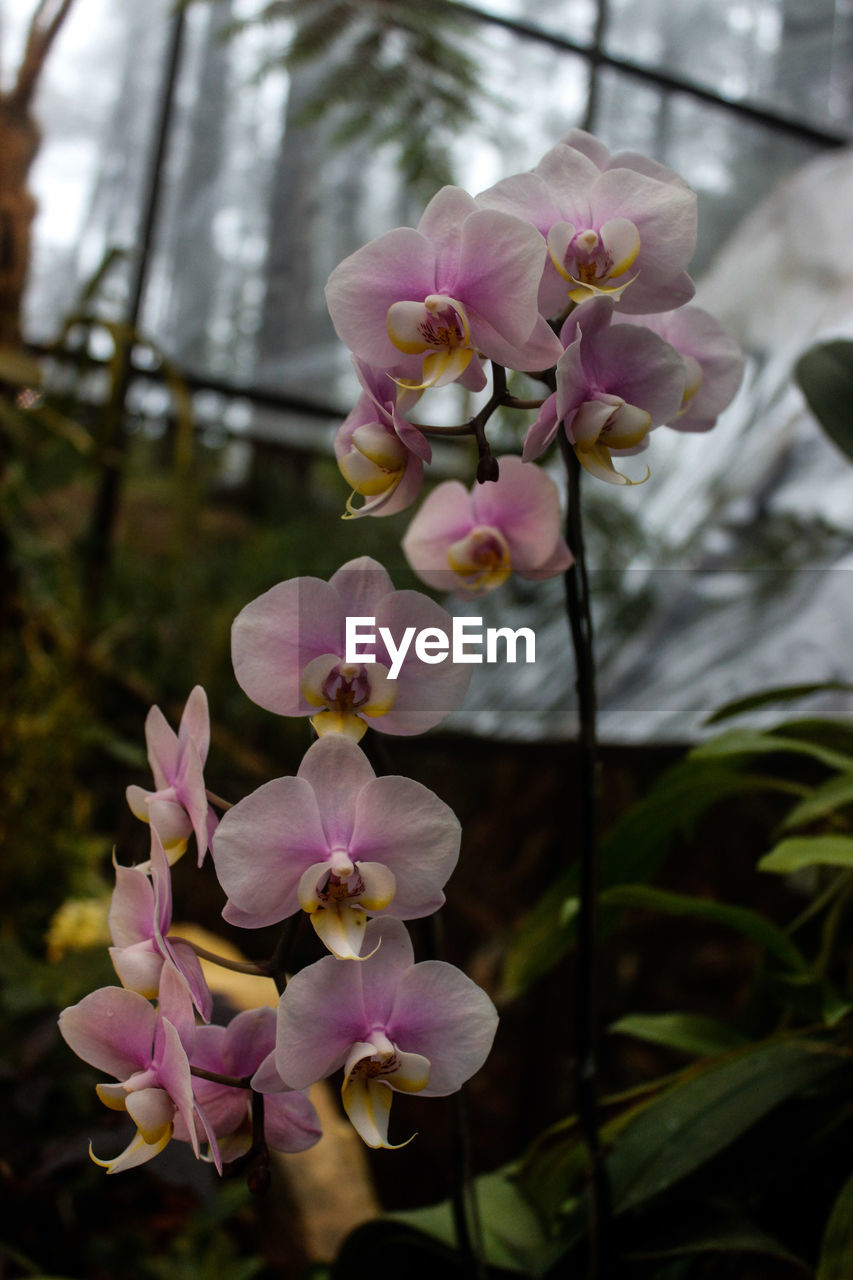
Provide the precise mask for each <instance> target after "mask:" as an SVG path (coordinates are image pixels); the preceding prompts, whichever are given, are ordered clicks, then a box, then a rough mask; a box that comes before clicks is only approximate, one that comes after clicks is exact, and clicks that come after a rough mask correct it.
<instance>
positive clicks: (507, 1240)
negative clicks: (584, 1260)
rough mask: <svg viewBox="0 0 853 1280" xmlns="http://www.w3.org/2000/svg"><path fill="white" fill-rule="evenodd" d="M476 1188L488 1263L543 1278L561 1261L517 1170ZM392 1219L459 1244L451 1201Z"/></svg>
mask: <svg viewBox="0 0 853 1280" xmlns="http://www.w3.org/2000/svg"><path fill="white" fill-rule="evenodd" d="M474 1188H475V1194H476V1197H477V1204H478V1207H479V1212H480V1223H481V1226H482V1230H483V1246H484V1250H485V1255H486V1261H487V1263H489V1264H490V1265H491V1266H495V1267H504V1268H505V1269H506V1270H509V1271H518V1272H521V1273H522V1274H524V1275H530V1276H541V1275H544V1273H545V1271H547V1270H548V1268H549V1267H550V1266H551V1265H552V1263H553V1262H554V1261H555V1259H556V1257H557V1256H558V1251H557V1250H555V1247H554V1245H553V1243H552V1242H551V1241H549V1240H548V1239H547V1237H546V1235H545V1232H544V1230H543V1227H542V1224H541V1222H540V1220H539V1216H538V1215H537V1213H536V1212H535V1211H534V1210H533V1209H532V1208H531V1206H530V1203H529V1202H528V1200H527V1199H526V1198H525V1196H524V1195H523V1194H522V1192H521V1191H520V1189H519V1187H518V1185H517V1183H516V1181H515V1168H514V1166H508V1167H506V1168H504V1169H498V1170H497V1171H496V1172H494V1173H488V1174H484V1175H483V1176H482V1177H479V1178H475V1179H474ZM387 1216H388V1217H389V1218H392V1219H393V1220H394V1221H395V1222H403V1223H407V1224H408V1225H409V1226H411V1227H415V1228H417V1229H418V1230H419V1231H424V1232H426V1233H427V1234H428V1235H430V1236H434V1237H435V1238H436V1239H438V1240H441V1241H443V1242H444V1243H446V1244H449V1245H453V1244H454V1243H455V1240H456V1233H455V1229H454V1226H453V1213H452V1209H451V1206H450V1203H449V1201H444V1202H443V1203H441V1204H437V1205H431V1206H430V1207H428V1208H426V1209H413V1210H409V1211H407V1212H405V1213H394V1214H389V1215H387Z"/></svg>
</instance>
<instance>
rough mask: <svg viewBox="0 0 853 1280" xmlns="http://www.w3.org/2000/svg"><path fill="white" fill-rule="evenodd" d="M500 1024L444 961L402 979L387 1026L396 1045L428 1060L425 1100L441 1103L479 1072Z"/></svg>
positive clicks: (482, 998) (423, 965)
mask: <svg viewBox="0 0 853 1280" xmlns="http://www.w3.org/2000/svg"><path fill="white" fill-rule="evenodd" d="M381 923H382V924H386V925H387V923H388V921H385V920H383V921H382V922H381ZM384 946H385V943H384V941H383V946H382V948H380V952H379V955H381V954H382V950H383V949H384ZM497 1024H498V1015H497V1010H496V1009H495V1007H494V1005H493V1004H492V1002H491V1000H490V999H489V997H488V996H487V995H486V993H485V992H484V991H482V990H481V989H480V988H479V987H478V986H477V985H476V984H475V983H474V982H472V981H471V979H470V978H468V977H467V976H466V975H465V974H464V973H462V972H461V971H460V970H459V969H455V968H454V967H453V965H449V964H446V963H445V962H444V961H442V960H425V961H423V962H421V963H420V964H417V965H413V966H412V967H411V968H409V969H408V970H407V971H406V972H404V973H403V974H402V975H401V976H400V978H399V980H398V983H397V989H396V995H395V1000H394V1010H393V1014H392V1015H391V1018H390V1019H389V1020H388V1021H387V1022H386V1024H385V1025H386V1030H387V1034H388V1036H389V1037H390V1038H391V1040H392V1041H393V1042H394V1044H397V1045H401V1046H404V1047H405V1049H406V1051H407V1052H412V1053H417V1054H421V1055H422V1056H423V1057H424V1058H427V1059H428V1060H429V1063H430V1077H429V1083H428V1085H427V1086H426V1087H425V1088H424V1090H423V1095H424V1097H442V1096H444V1095H445V1094H447V1093H453V1092H455V1090H456V1089H458V1088H459V1087H460V1086H461V1085H462V1084H463V1083H464V1082H465V1081H466V1080H467V1079H469V1077H470V1076H472V1075H474V1073H475V1072H476V1071H479V1069H480V1067H481V1066H482V1065H483V1063H484V1062H485V1060H486V1058H487V1056H488V1053H489V1050H490V1048H491V1045H492V1040H493V1039H494V1035H495V1031H496V1029H497Z"/></svg>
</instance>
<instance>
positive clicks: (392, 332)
mask: <svg viewBox="0 0 853 1280" xmlns="http://www.w3.org/2000/svg"><path fill="white" fill-rule="evenodd" d="M545 259H546V250H545V244H544V242H543V239H542V237H541V236H540V235H539V233H538V232H537V231H536V230H535V228H533V227H532V226H530V225H529V224H527V223H525V222H522V221H521V220H520V219H519V218H516V217H513V216H512V215H511V214H507V213H503V212H499V211H496V210H493V209H482V208H478V206H477V205H476V204H475V203H474V200H473V199H472V197H471V196H469V195H468V194H467V192H465V191H462V190H460V189H459V188H458V187H443V188H442V189H441V190H440V191H439V192H438V193H437V194H436V195H435V196H433V198H432V200H431V201H430V202H429V204H428V205H427V208H426V210H425V211H424V215H423V217H422V218H421V220H420V222H419V223H418V226H417V229H414V228H412V227H397V228H396V229H395V230H393V231H389V232H387V233H386V234H385V235H383V236H380V237H379V238H378V239H377V240H373V241H371V242H370V244H367V245H365V246H364V247H363V248H361V249H358V250H357V251H356V252H355V253H354V254H352V255H351V256H350V257H349V258H346V259H345V260H344V261H343V262H342V263H341V264H340V265H339V266H338V267H336V268H335V270H334V271H333V272H332V274H331V276H330V277H329V282H328V285H327V286H326V301H327V304H328V307H329V314H330V315H331V317H332V322H333V324H334V326H335V329H336V330H337V333H338V336H339V337H340V338H341V340H342V341H343V342H345V343H346V345H347V346H348V347H349V348H350V350H351V351H353V352H354V353H355V355H357V356H358V357H360V358H361V359H362V360H366V361H367V362H368V364H371V365H374V366H376V367H377V368H379V369H395V370H396V371H397V374H398V376H399V380H400V382H401V385H403V386H406V387H410V388H412V389H423V388H425V387H442V386H445V385H446V384H447V383H449V382H455V381H457V380H458V381H460V382H462V384H463V386H466V387H468V388H469V389H470V390H472V391H479V390H480V389H481V388H482V387H483V386H485V382H486V378H485V374H484V372H483V368H482V364H481V360H480V357H485V358H487V359H490V360H496V361H497V362H498V363H499V364H503V365H508V366H509V367H511V368H513V369H527V370H536V369H544V368H548V367H549V366H550V365H552V364H553V363H554V361H555V360H556V359H557V357H558V356H559V354H560V353H559V349H558V347H557V346H556V344H555V336H554V334H553V333H552V332H551V330H550V329H549V328H548V326H547V324H546V323H545V322H544V320H543V319H542V317H541V316H540V314H539V310H538V305H537V297H538V292H539V281H540V279H541V276H542V270H543V268H544V266H545Z"/></svg>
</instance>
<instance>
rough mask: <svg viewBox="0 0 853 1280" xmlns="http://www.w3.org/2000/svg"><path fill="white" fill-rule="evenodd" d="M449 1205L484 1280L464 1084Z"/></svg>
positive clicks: (432, 924) (428, 929) (474, 1271)
mask: <svg viewBox="0 0 853 1280" xmlns="http://www.w3.org/2000/svg"><path fill="white" fill-rule="evenodd" d="M423 937H424V945H425V950H426V953H427V959H429V960H439V959H440V958H441V952H442V950H443V948H442V944H441V943H442V928H441V920H440V918H439V917H438V916H437V915H433V916H428V917H426V919H425V920H424V922H423ZM450 1108H451V1109H450V1170H451V1178H450V1207H451V1212H452V1214H453V1230H454V1232H455V1235H456V1248H457V1249H458V1250H459V1253H460V1255H461V1258H462V1263H463V1267H464V1272H465V1275H466V1276H470V1277H472V1280H486V1267H485V1263H484V1261H483V1258H484V1253H483V1231H482V1226H481V1223H480V1213H479V1208H478V1205H477V1193H476V1191H475V1189H474V1177H473V1171H472V1168H471V1126H470V1124H469V1121H468V1107H467V1105H466V1098H465V1086H464V1085H463V1086H462V1088H461V1089H460V1090H459V1091H458V1092H457V1093H454V1094H452V1095H451V1098H450Z"/></svg>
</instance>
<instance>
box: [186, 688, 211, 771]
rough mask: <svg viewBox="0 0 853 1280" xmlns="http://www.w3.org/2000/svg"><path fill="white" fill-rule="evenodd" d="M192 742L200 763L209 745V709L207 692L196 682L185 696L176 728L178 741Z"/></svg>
mask: <svg viewBox="0 0 853 1280" xmlns="http://www.w3.org/2000/svg"><path fill="white" fill-rule="evenodd" d="M188 741H189V742H194V743H195V746H196V750H197V751H198V756H199V760H200V761H201V763H202V765H203V764H204V762H205V760H206V759H207V752H208V749H209V747H210V711H209V709H208V705H207V694H206V693H205V691H204V689H203V688H202V687H201V685H200V684H197V685H196V686H195V688H194V689H193V690H192V692H191V693H190V696H189V697H188V698H187V703H186V706H185V707H184V714H183V715H182V716H181V724H180V727H179V729H178V742H179V743H180V744H181V745H183V744H184V743H185V742H188Z"/></svg>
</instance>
